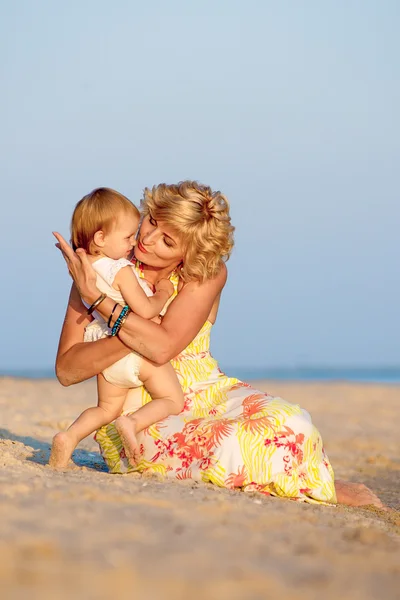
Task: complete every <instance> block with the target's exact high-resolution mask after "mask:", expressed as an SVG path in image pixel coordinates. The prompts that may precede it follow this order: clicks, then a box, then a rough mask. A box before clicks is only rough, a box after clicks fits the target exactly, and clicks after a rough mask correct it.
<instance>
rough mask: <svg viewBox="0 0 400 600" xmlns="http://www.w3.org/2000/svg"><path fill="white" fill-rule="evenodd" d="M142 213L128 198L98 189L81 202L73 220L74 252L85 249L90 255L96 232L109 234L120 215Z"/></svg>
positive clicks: (102, 188)
mask: <svg viewBox="0 0 400 600" xmlns="http://www.w3.org/2000/svg"><path fill="white" fill-rule="evenodd" d="M121 213H122V214H127V213H132V214H133V215H134V216H135V217H137V218H138V219H139V217H140V213H139V210H138V209H137V208H136V206H135V205H134V204H132V202H131V201H130V200H128V198H126V196H123V195H122V194H120V193H119V192H116V191H115V190H112V189H110V188H105V187H101V188H96V189H95V190H93V191H92V192H90V194H87V195H86V196H84V197H83V198H82V200H79V202H78V204H77V205H76V206H75V210H74V212H73V215H72V220H71V243H72V247H73V249H74V250H76V249H77V248H83V249H84V250H86V252H88V253H89V254H90V253H91V251H92V242H93V238H94V234H95V233H96V231H100V230H101V231H104V233H108V232H109V231H110V230H111V229H112V227H113V225H115V223H116V221H117V219H118V216H119V215H120V214H121Z"/></svg>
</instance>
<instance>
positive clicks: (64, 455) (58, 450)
mask: <svg viewBox="0 0 400 600" xmlns="http://www.w3.org/2000/svg"><path fill="white" fill-rule="evenodd" d="M75 445H76V444H74V442H73V441H72V440H71V436H69V435H68V432H66V431H61V432H60V433H57V434H56V435H55V436H54V437H53V444H52V446H51V453H50V460H49V465H50V466H51V467H53V468H54V469H65V468H66V467H67V466H68V463H69V461H70V460H71V457H72V453H73V451H74V450H75Z"/></svg>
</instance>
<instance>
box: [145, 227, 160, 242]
mask: <svg viewBox="0 0 400 600" xmlns="http://www.w3.org/2000/svg"><path fill="white" fill-rule="evenodd" d="M156 239H157V230H156V229H153V231H148V232H147V233H146V234H145V236H144V238H143V243H144V244H146V246H151V244H154V242H155V241H156Z"/></svg>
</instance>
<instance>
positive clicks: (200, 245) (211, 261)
mask: <svg viewBox="0 0 400 600" xmlns="http://www.w3.org/2000/svg"><path fill="white" fill-rule="evenodd" d="M142 213H143V216H147V215H150V216H151V217H153V218H154V219H156V221H162V222H163V223H165V224H166V225H168V227H170V229H171V230H172V231H174V232H175V233H176V235H177V236H178V237H179V239H180V241H181V242H182V244H183V246H184V251H185V256H184V261H183V265H182V267H181V269H180V270H181V273H180V275H181V276H182V278H183V279H184V280H185V281H205V280H206V279H211V278H213V277H215V276H216V275H217V273H218V272H219V270H220V269H221V266H222V262H223V261H226V260H228V258H229V256H230V254H231V251H232V248H233V232H234V229H235V228H234V227H233V226H232V225H231V218H230V216H229V202H228V200H227V198H226V196H224V195H223V194H221V192H213V191H212V190H211V188H210V187H208V186H206V185H202V184H200V183H197V182H196V181H182V182H180V183H178V184H177V185H167V184H165V183H161V184H160V185H157V186H154V187H153V188H152V190H150V189H148V188H146V189H145V190H144V195H143V200H142Z"/></svg>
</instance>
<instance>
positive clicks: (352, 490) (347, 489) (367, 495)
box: [335, 480, 387, 510]
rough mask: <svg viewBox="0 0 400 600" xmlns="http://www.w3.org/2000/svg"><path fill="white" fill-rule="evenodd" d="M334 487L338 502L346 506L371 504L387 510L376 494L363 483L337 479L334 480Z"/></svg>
mask: <svg viewBox="0 0 400 600" xmlns="http://www.w3.org/2000/svg"><path fill="white" fill-rule="evenodd" d="M335 489H336V498H337V502H338V504H347V505H348V506H367V505H372V506H376V507H377V508H381V509H383V510H387V507H386V506H385V505H384V504H383V503H382V502H381V500H379V498H378V496H377V495H376V494H374V492H373V491H372V490H370V489H369V488H368V487H367V486H366V485H364V484H363V483H352V482H350V481H340V480H337V481H335Z"/></svg>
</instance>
